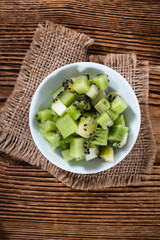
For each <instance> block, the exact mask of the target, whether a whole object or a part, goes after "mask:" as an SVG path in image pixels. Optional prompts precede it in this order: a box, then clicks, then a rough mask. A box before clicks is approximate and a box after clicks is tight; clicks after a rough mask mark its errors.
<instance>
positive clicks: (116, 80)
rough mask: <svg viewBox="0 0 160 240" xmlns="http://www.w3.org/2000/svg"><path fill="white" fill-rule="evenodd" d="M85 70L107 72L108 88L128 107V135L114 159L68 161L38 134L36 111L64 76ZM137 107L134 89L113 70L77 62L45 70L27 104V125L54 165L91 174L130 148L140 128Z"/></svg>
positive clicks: (120, 157) (108, 164)
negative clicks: (120, 97) (40, 81)
mask: <svg viewBox="0 0 160 240" xmlns="http://www.w3.org/2000/svg"><path fill="white" fill-rule="evenodd" d="M84 73H88V74H90V75H91V76H92V75H93V76H94V75H97V74H99V73H105V74H108V76H109V80H110V88H111V89H112V90H115V91H116V92H119V93H120V95H121V96H122V98H124V100H125V101H126V102H127V104H128V107H127V109H126V110H125V111H124V115H125V120H126V125H127V126H128V127H129V137H128V142H127V144H126V145H125V146H124V147H123V148H122V149H116V150H115V161H114V162H113V163H105V162H102V161H101V160H100V159H98V158H96V159H94V160H91V161H88V162H87V161H85V160H84V161H80V162H76V161H74V160H73V161H70V162H66V161H65V160H64V159H63V158H62V156H61V153H60V151H59V150H55V151H52V150H51V148H50V146H49V144H48V143H47V141H46V140H45V139H44V138H42V137H41V135H40V131H39V126H38V123H37V121H36V118H35V115H36V112H37V111H38V110H40V109H44V108H48V106H49V104H50V102H51V101H52V97H51V94H52V92H53V91H54V90H56V89H57V88H58V87H59V86H60V85H61V83H62V81H63V80H64V79H66V78H71V77H76V76H78V75H80V74H84ZM140 121H141V115H140V107H139V103H138V100H137V98H136V95H135V93H134V91H133V90H132V88H131V86H130V85H129V83H128V82H127V81H126V80H125V79H124V78H123V77H122V76H121V75H120V74H119V73H117V72H116V71H114V70H113V69H111V68H109V67H106V66H104V65H101V64H97V63H92V62H79V63H73V64H69V65H66V66H64V67H61V68H59V69H57V70H55V71H54V72H52V73H51V74H49V75H48V76H47V77H46V78H45V79H44V80H43V81H42V83H41V84H40V85H39V87H38V88H37V90H36V92H35V94H34V96H33V99H32V102H31V106H30V112H29V125H30V130H31V134H32V137H33V140H34V142H35V144H36V145H37V147H38V149H39V150H40V152H41V153H42V154H43V155H44V156H45V157H46V158H47V159H48V160H49V161H50V162H52V163H53V164H55V165H56V166H57V167H60V168H62V169H64V170H67V171H69V172H74V173H81V174H91V173H97V172H101V171H104V170H107V169H109V168H111V167H113V166H115V165H116V164H118V163H119V162H120V161H121V160H122V159H124V158H125V157H126V155H127V154H128V153H129V152H130V151H131V149H132V147H133V145H134V144H135V142H136V139H137V136H138V133H139V129H140Z"/></svg>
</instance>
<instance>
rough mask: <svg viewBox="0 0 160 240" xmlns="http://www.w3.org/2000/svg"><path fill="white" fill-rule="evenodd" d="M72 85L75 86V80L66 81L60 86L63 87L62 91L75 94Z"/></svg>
mask: <svg viewBox="0 0 160 240" xmlns="http://www.w3.org/2000/svg"><path fill="white" fill-rule="evenodd" d="M74 85H75V78H70V79H66V80H65V81H64V82H63V83H62V86H63V87H64V90H65V91H67V92H75V90H74Z"/></svg>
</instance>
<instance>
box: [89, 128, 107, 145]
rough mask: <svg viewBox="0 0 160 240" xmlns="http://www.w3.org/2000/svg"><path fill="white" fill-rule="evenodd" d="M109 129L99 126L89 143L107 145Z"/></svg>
mask: <svg viewBox="0 0 160 240" xmlns="http://www.w3.org/2000/svg"><path fill="white" fill-rule="evenodd" d="M108 131H109V130H108V129H103V128H97V129H96V132H95V134H94V137H92V138H90V139H89V145H90V144H95V145H100V146H107V139H108Z"/></svg>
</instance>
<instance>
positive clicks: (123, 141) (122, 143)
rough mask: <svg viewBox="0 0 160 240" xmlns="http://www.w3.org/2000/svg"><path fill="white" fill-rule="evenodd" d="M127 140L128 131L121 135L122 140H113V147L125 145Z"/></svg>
mask: <svg viewBox="0 0 160 240" xmlns="http://www.w3.org/2000/svg"><path fill="white" fill-rule="evenodd" d="M127 140H128V132H127V133H126V134H125V136H124V137H123V140H122V141H121V142H114V143H113V147H116V148H122V147H124V146H125V145H126V143H127Z"/></svg>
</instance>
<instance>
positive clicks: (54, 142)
mask: <svg viewBox="0 0 160 240" xmlns="http://www.w3.org/2000/svg"><path fill="white" fill-rule="evenodd" d="M43 137H44V138H45V139H46V140H47V141H48V142H49V143H50V146H51V148H52V149H53V150H54V149H55V148H57V147H59V146H60V144H61V137H60V135H59V133H58V132H56V130H55V132H48V133H45V134H43Z"/></svg>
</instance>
